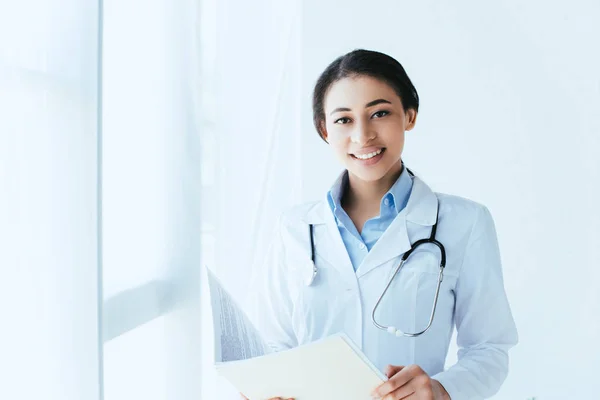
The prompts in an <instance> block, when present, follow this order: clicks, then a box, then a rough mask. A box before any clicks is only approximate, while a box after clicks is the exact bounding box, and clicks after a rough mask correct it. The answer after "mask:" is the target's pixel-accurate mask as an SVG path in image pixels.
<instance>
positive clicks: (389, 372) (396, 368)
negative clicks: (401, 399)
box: [385, 365, 404, 378]
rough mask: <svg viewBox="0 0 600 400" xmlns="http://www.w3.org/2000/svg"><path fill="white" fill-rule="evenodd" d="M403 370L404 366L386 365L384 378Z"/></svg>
mask: <svg viewBox="0 0 600 400" xmlns="http://www.w3.org/2000/svg"><path fill="white" fill-rule="evenodd" d="M402 368H404V365H388V366H387V367H385V376H387V377H388V378H391V377H392V376H394V375H396V374H397V373H398V372H400V371H401V370H402Z"/></svg>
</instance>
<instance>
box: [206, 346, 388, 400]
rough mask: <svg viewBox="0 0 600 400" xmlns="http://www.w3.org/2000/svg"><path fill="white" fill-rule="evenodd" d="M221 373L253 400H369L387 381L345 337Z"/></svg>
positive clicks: (222, 367)
mask: <svg viewBox="0 0 600 400" xmlns="http://www.w3.org/2000/svg"><path fill="white" fill-rule="evenodd" d="M216 367H217V371H218V372H219V374H220V375H222V376H224V377H225V378H226V379H227V380H228V381H229V382H231V383H232V384H233V385H234V386H235V387H236V388H237V390H239V391H240V392H241V393H244V394H245V395H246V397H248V398H249V399H250V400H263V399H269V398H272V397H279V396H281V397H282V398H289V397H293V398H295V399H297V400H330V399H344V400H368V399H371V396H370V393H371V391H372V390H373V389H374V388H375V387H377V386H378V385H380V384H381V383H382V382H384V381H385V380H386V379H387V378H386V377H385V376H384V375H383V374H382V373H381V372H380V371H379V370H378V369H377V368H375V367H374V366H373V365H372V364H371V362H369V361H368V359H367V358H366V357H365V356H364V354H362V352H361V351H360V350H359V349H358V348H357V347H356V345H355V344H354V343H352V341H351V340H350V339H349V338H348V336H346V335H345V334H338V335H333V336H330V337H328V338H326V339H323V340H320V341H316V342H313V343H310V344H306V345H303V346H300V347H296V348H293V349H290V350H285V351H281V352H278V353H273V354H269V355H265V356H263V357H258V358H254V359H251V360H243V361H234V362H229V363H221V364H218V365H217V366H216Z"/></svg>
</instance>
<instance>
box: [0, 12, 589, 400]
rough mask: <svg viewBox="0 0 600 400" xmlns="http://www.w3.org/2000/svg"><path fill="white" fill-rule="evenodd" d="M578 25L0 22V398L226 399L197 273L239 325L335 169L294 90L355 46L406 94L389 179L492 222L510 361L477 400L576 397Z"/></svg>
mask: <svg viewBox="0 0 600 400" xmlns="http://www.w3.org/2000/svg"><path fill="white" fill-rule="evenodd" d="M598 20H600V3H598V1H596V0H587V1H586V0H573V1H571V2H569V3H568V4H566V3H564V2H558V1H550V2H548V1H541V0H535V1H529V2H521V1H516V0H503V1H497V2H493V3H490V2H477V1H465V0H460V1H455V2H437V1H428V0H425V1H419V2H404V1H391V0H386V1H380V2H376V3H374V2H364V1H358V0H347V1H344V2H342V1H339V0H320V1H317V0H304V1H300V0H290V1H274V0H270V1H267V0H254V1H241V0H219V1H217V0H180V1H177V2H172V1H167V0H146V1H140V0H121V1H116V0H95V1H88V0H78V1H75V0H22V1H19V2H11V1H9V0H0V271H1V275H0V315H1V317H0V321H1V328H0V398H3V399H4V398H6V399H42V398H43V399H51V400H54V399H57V400H58V399H60V400H125V399H137V398H140V399H141V398H143V399H145V400H165V399H169V400H171V399H181V400H187V399H195V400H196V399H206V400H209V399H226V398H232V399H234V398H236V395H235V393H234V391H233V390H232V388H230V387H228V385H227V384H226V383H225V382H222V381H221V380H219V379H218V378H217V377H216V375H215V373H214V370H213V367H212V362H213V348H212V326H211V323H210V313H209V306H208V302H207V300H208V298H207V291H206V286H205V282H204V280H203V279H202V275H201V267H202V266H208V267H210V268H211V269H213V270H214V271H216V273H217V274H218V276H219V277H220V278H221V280H223V282H224V283H225V284H226V286H227V288H228V290H230V291H231V293H232V294H233V295H234V296H235V297H236V298H237V299H238V300H239V301H240V302H241V303H243V302H244V300H245V299H247V298H248V296H253V293H252V291H249V290H248V288H247V282H248V281H249V280H250V278H251V277H252V274H253V271H255V270H256V269H257V267H258V266H259V265H260V264H261V262H262V261H263V257H264V255H265V250H266V247H267V245H268V243H269V241H270V235H271V232H272V230H273V228H274V223H275V220H276V218H277V216H278V215H279V213H280V212H282V211H283V210H285V209H287V208H289V207H290V206H292V205H294V204H297V203H299V202H303V201H308V200H317V199H319V198H321V197H322V196H324V195H325V193H326V191H327V190H328V188H329V187H330V185H331V184H332V182H333V180H334V179H335V177H336V176H337V175H338V174H339V172H340V171H341V168H342V167H341V166H340V165H339V164H337V161H336V160H335V158H334V156H333V154H331V153H330V150H329V148H328V147H327V145H326V144H325V143H324V142H322V141H321V139H320V138H319V137H318V135H317V133H316V132H315V130H314V128H313V126H312V112H311V108H310V107H311V92H312V88H313V85H314V83H315V81H316V79H317V77H318V75H319V74H320V73H321V71H322V70H323V69H324V68H325V67H326V66H327V65H328V64H329V63H330V62H331V61H333V60H334V59H335V58H336V57H338V56H339V55H342V54H344V53H346V52H348V51H351V50H353V49H355V48H367V49H371V50H378V51H382V52H385V53H388V54H389V55H391V56H393V57H395V58H396V59H398V60H399V61H400V62H401V63H402V64H403V66H404V67H405V69H406V71H407V73H408V75H409V76H410V78H411V79H412V81H413V83H414V84H415V86H416V88H417V90H418V92H419V95H420V98H421V106H420V113H419V118H418V123H417V126H416V128H415V129H414V130H413V131H411V132H410V133H408V134H407V143H406V147H405V151H404V161H405V163H406V164H407V165H408V166H409V167H410V168H411V169H412V170H413V171H415V173H416V174H417V175H419V176H421V177H422V178H423V179H424V180H425V181H426V182H427V183H428V184H429V185H430V186H431V187H432V188H433V189H434V190H436V191H439V192H446V193H451V194H455V195H459V196H463V197H468V198H471V199H473V200H475V201H478V202H481V203H484V204H485V205H486V206H488V208H489V209H490V210H491V212H492V214H493V216H494V218H495V221H496V227H497V230H498V237H499V241H500V247H501V252H502V261H503V267H504V276H505V284H506V290H507V292H508V296H509V299H510V302H511V306H512V308H513V312H514V316H515V319H516V322H517V327H518V329H519V335H520V343H519V345H518V346H517V347H516V348H515V349H514V350H513V351H512V353H511V365H510V374H509V377H508V379H507V380H506V383H505V384H504V386H503V388H502V389H501V391H500V392H499V393H498V395H497V396H495V397H494V399H507V400H508V399H527V398H531V397H534V396H535V397H536V398H537V399H565V398H569V399H579V398H594V397H595V395H596V394H597V391H598V390H597V388H596V385H595V382H594V378H595V375H594V373H595V371H596V370H597V366H598V364H600V343H599V340H600V317H599V316H600V290H599V288H600V286H599V285H600V284H599V283H598V282H600V269H599V268H598V260H597V258H598V257H597V255H596V253H597V249H598V246H599V244H600V213H599V212H598V206H597V205H598V204H600V161H599V160H598V159H599V156H600V74H599V72H598V71H600V52H598V50H597V47H598V38H600V25H598V24H597V21H598ZM594 49H596V50H594ZM455 360H456V347H454V346H453V347H451V349H450V353H449V356H448V360H447V363H448V364H449V365H450V364H452V363H453V362H454V361H455Z"/></svg>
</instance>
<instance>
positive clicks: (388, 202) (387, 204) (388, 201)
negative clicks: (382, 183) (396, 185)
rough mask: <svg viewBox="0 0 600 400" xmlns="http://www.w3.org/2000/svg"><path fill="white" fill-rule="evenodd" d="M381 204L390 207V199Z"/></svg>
mask: <svg viewBox="0 0 600 400" xmlns="http://www.w3.org/2000/svg"><path fill="white" fill-rule="evenodd" d="M383 204H385V205H386V206H389V205H390V199H387V198H386V199H385V200H383Z"/></svg>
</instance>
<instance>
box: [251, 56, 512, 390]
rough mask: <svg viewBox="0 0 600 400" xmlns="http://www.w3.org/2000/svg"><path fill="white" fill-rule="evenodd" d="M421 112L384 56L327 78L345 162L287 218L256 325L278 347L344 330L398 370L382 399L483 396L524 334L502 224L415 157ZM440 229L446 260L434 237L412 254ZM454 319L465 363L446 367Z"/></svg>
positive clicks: (322, 113) (326, 111)
mask: <svg viewBox="0 0 600 400" xmlns="http://www.w3.org/2000/svg"><path fill="white" fill-rule="evenodd" d="M453 106H455V105H453ZM418 109H419V97H418V94H417V91H416V89H415V88H414V86H413V84H412V83H411V81H410V79H409V77H408V76H407V75H406V72H405V71H404V69H403V67H402V66H401V65H400V64H399V63H398V62H397V61H396V60H395V59H393V58H391V57H389V56H387V55H385V54H382V53H379V52H373V51H366V50H355V51H353V52H350V53H348V54H346V55H344V56H341V57H339V58H338V59H336V60H335V61H334V62H333V63H331V64H330V65H329V66H328V67H327V69H325V71H324V72H323V73H322V74H321V76H320V77H319V79H318V81H317V83H316V86H315V89H314V94H313V117H314V124H315V127H316V130H317V132H318V133H319V135H320V136H321V138H322V139H323V140H324V141H325V142H326V143H328V144H329V146H330V147H331V149H332V150H333V152H334V153H335V155H336V156H337V158H338V159H339V161H340V162H341V163H342V164H343V165H344V167H345V170H344V172H343V173H342V174H341V175H340V176H339V178H338V179H337V180H336V181H335V182H334V183H333V186H332V187H331V189H330V190H329V191H328V192H327V193H326V195H325V196H324V198H323V199H322V200H321V201H318V202H313V203H309V204H303V205H300V206H297V207H295V208H293V209H291V210H290V211H289V212H287V213H284V215H282V217H281V219H280V221H279V224H278V227H277V230H276V235H275V239H274V242H273V245H272V247H271V249H270V251H269V254H268V259H267V262H266V267H265V268H266V269H264V270H261V271H258V273H259V275H258V276H260V282H261V284H262V289H261V291H260V296H259V298H258V299H259V303H258V311H259V312H260V317H258V320H257V323H258V325H259V329H260V330H261V332H262V333H263V334H264V337H265V338H266V339H267V340H268V342H269V344H270V345H271V346H272V348H273V349H275V350H283V349H288V348H291V347H295V346H298V345H301V344H305V343H309V342H311V341H314V340H318V339H322V338H324V337H327V336H329V335H331V334H334V333H337V332H345V333H346V334H347V335H348V336H349V337H350V338H351V339H352V340H353V341H354V342H355V343H356V344H358V345H359V346H360V347H361V348H362V350H363V351H364V353H365V354H366V355H367V357H368V358H369V359H370V360H371V361H372V362H373V363H374V364H375V366H376V367H378V368H380V369H381V370H382V371H384V373H386V374H387V376H388V377H389V380H388V381H386V382H385V383H383V384H382V385H381V386H379V387H377V388H373V389H374V391H373V396H374V397H375V398H383V399H385V400H389V399H436V400H437V399H452V400H463V399H484V398H488V397H490V396H492V395H494V394H495V393H496V392H497V391H498V390H499V388H500V386H501V385H502V383H503V381H504V380H505V378H506V376H507V373H508V351H509V349H510V348H512V347H513V346H514V345H515V344H516V343H517V331H516V328H515V323H514V320H513V317H512V314H511V310H510V306H509V302H508V300H507V297H506V294H505V290H504V283H503V275H502V268H501V261H500V252H499V249H498V242H497V238H496V231H495V227H494V222H493V219H492V216H491V214H490V212H489V210H488V209H487V208H486V207H485V206H483V205H481V204H478V203H476V202H474V201H471V200H468V199H465V198H461V197H457V196H453V195H448V194H441V193H435V192H434V191H432V189H431V188H429V186H427V184H426V183H425V182H423V181H422V180H421V179H419V177H418V176H414V175H413V174H412V173H411V172H410V171H409V169H407V168H406V167H405V166H404V163H403V162H402V152H403V150H404V136H405V132H406V131H410V130H411V129H413V128H414V126H415V123H416V121H417V113H418ZM432 237H434V238H435V240H436V241H437V242H438V243H440V244H441V245H442V248H443V250H444V252H445V266H444V267H443V268H441V266H440V263H441V259H442V251H441V249H442V248H440V246H438V245H437V244H435V243H432V242H427V243H423V244H422V245H420V246H418V247H416V248H414V249H413V251H412V252H410V250H411V246H413V245H414V244H415V243H416V242H417V241H419V240H421V239H430V238H432ZM311 239H312V240H311ZM409 252H410V255H409V256H408V258H407V259H406V261H405V262H404V263H403V264H402V265H401V268H399V269H398V267H399V266H400V264H401V262H402V258H403V256H404V255H405V254H406V253H409ZM311 258H312V259H314V268H313V263H312V262H311ZM440 272H443V274H442V275H440ZM390 280H391V283H389V282H390ZM388 283H389V287H388ZM438 284H439V289H438ZM386 287H388V289H387V290H385V289H386ZM384 290H385V295H384V296H383V297H381V295H382V293H383V292H384ZM436 297H437V302H436V306H435V313H434V317H433V319H431V314H432V309H433V308H434V307H433V306H434V299H435V298H436ZM380 298H381V299H380ZM376 306H377V307H376ZM374 309H375V312H373V310H374ZM428 326H429V327H428ZM427 327H428V329H425V328H427ZM454 327H456V329H457V333H458V336H457V343H458V347H459V353H458V362H457V363H456V364H455V365H453V366H451V367H450V368H448V369H446V370H445V369H444V362H445V359H446V355H447V352H448V345H449V342H450V339H451V336H452V332H453V328H454ZM424 330H425V331H424ZM423 331H424V332H423Z"/></svg>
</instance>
